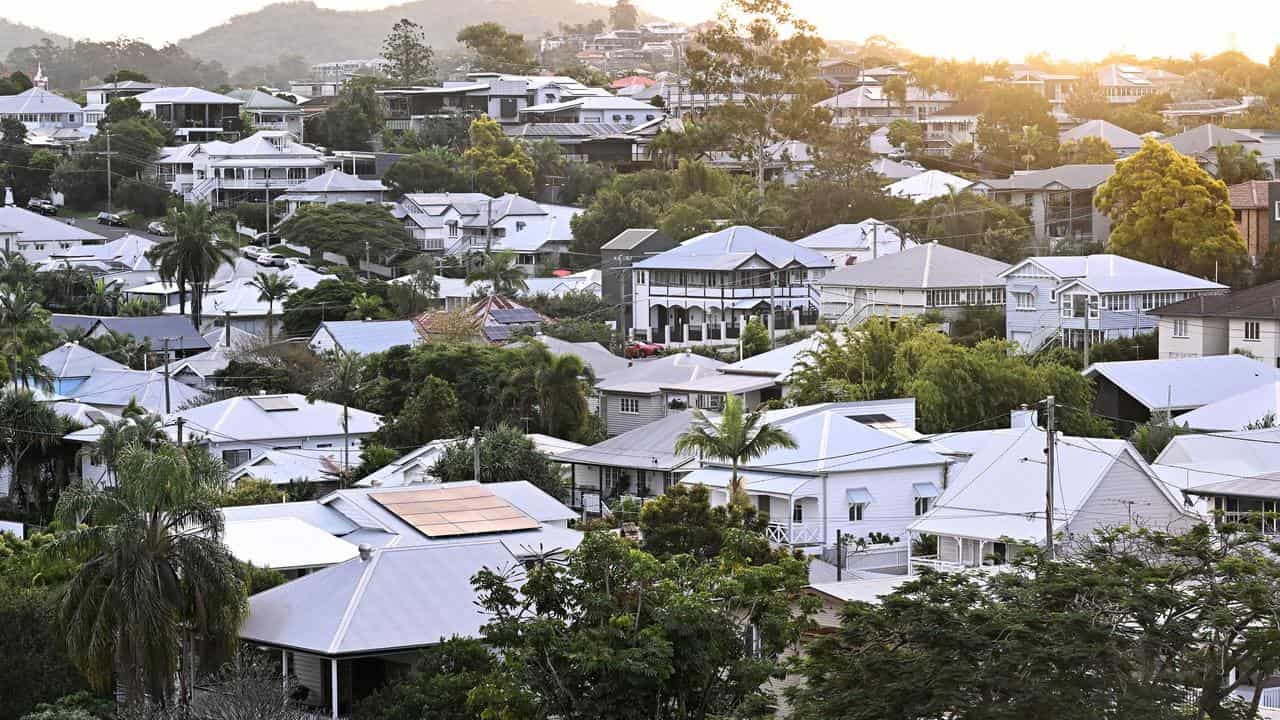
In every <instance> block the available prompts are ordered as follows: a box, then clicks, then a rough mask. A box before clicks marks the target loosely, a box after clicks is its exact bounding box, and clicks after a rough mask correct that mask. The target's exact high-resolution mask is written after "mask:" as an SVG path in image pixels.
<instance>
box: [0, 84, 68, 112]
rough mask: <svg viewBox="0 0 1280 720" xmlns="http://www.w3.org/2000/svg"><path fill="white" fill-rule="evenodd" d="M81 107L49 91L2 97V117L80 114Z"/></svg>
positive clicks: (34, 91) (24, 92) (28, 91)
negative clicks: (39, 114) (22, 114)
mask: <svg viewBox="0 0 1280 720" xmlns="http://www.w3.org/2000/svg"><path fill="white" fill-rule="evenodd" d="M80 109H81V108H80V106H79V105H77V104H75V103H74V102H71V101H70V100H68V99H66V98H64V97H62V96H61V95H55V94H53V93H51V92H49V91H48V90H43V89H41V88H35V87H33V88H31V89H30V90H26V91H23V92H20V93H18V94H17V95H4V96H0V115H17V114H19V113H78V112H80Z"/></svg>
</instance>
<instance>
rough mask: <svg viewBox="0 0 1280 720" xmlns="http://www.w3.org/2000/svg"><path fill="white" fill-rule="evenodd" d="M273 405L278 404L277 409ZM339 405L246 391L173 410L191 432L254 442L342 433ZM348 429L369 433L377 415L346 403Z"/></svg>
mask: <svg viewBox="0 0 1280 720" xmlns="http://www.w3.org/2000/svg"><path fill="white" fill-rule="evenodd" d="M277 408H278V409H277ZM342 412H343V411H342V406H341V405H338V404H336V403H331V402H326V401H324V400H316V401H315V402H309V401H308V400H307V398H306V396H304V395H299V394H297V393H284V394H280V395H247V396H240V397H233V398H228V399H226V400H221V401H219V402H215V403H210V404H208V405H202V406H200V407H196V408H191V409H189V410H183V411H181V412H178V413H175V415H176V416H177V417H181V418H183V419H184V420H185V421H186V424H187V431H188V433H189V434H190V435H191V436H192V437H197V436H204V437H208V439H209V441H210V442H214V443H225V442H234V441H247V442H253V441H257V440H272V439H279V438H296V437H316V436H339V435H342V434H343V428H342ZM348 416H349V423H348V432H349V433H350V434H351V435H354V436H357V437H359V436H362V435H368V434H369V433H372V432H373V431H375V430H377V429H378V427H379V426H380V425H381V424H382V417H381V416H380V415H375V414H374V413H371V412H366V411H364V410H359V409H357V408H350V409H349V410H348Z"/></svg>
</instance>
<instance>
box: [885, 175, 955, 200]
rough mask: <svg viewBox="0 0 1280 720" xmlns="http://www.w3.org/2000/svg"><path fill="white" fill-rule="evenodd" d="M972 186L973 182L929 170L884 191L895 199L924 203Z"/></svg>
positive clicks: (891, 185)
mask: <svg viewBox="0 0 1280 720" xmlns="http://www.w3.org/2000/svg"><path fill="white" fill-rule="evenodd" d="M972 184H973V182H972V181H970V180H965V179H964V178H962V177H958V176H956V175H952V174H951V173H945V172H943V171H941V170H927V171H925V172H922V173H920V174H919V175H913V176H911V177H909V178H903V179H902V180H899V181H897V182H895V183H892V184H890V185H888V186H887V187H885V189H884V191H885V192H886V193H888V194H890V195H892V196H894V197H900V198H907V199H909V200H914V201H915V202H924V201H925V200H931V199H933V198H936V197H942V196H943V195H946V194H947V193H948V192H949V191H951V190H955V191H957V192H959V191H961V190H964V189H965V188H967V187H969V186H970V185H972Z"/></svg>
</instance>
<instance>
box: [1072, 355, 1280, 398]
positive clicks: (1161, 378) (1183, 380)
mask: <svg viewBox="0 0 1280 720" xmlns="http://www.w3.org/2000/svg"><path fill="white" fill-rule="evenodd" d="M1083 374H1084V375H1085V376H1086V377H1093V376H1095V375H1101V376H1103V377H1105V378H1107V379H1108V380H1110V381H1111V382H1113V383H1115V385H1116V386H1117V387H1119V388H1120V389H1121V390H1123V391H1125V392H1126V393H1128V394H1129V395H1130V396H1132V397H1133V399H1134V400H1137V401H1138V402H1140V403H1142V404H1143V405H1144V406H1146V407H1147V408H1148V409H1149V410H1152V411H1155V410H1165V409H1173V410H1175V411H1176V410H1188V409H1194V408H1198V407H1202V406H1204V405H1208V404H1209V403H1211V402H1215V401H1218V400H1223V399H1225V398H1228V397H1231V396H1233V395H1238V394H1239V393H1242V392H1244V391H1245V390H1249V389H1251V388H1256V387H1259V386H1262V385H1270V384H1272V383H1275V382H1276V381H1277V380H1280V373H1278V372H1277V370H1276V369H1275V368H1272V367H1269V366H1268V365H1266V364H1265V363H1261V362H1258V361H1257V360H1254V359H1253V358H1249V357H1245V356H1244V355H1214V356H1210V357H1201V358H1183V359H1179V360H1129V361H1121V362H1102V363H1094V364H1093V365H1090V366H1089V367H1088V368H1085V370H1084V372H1083Z"/></svg>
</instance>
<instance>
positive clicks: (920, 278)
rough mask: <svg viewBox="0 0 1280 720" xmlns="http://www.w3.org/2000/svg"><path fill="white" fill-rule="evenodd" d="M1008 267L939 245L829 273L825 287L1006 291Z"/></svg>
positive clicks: (820, 283) (904, 251)
mask: <svg viewBox="0 0 1280 720" xmlns="http://www.w3.org/2000/svg"><path fill="white" fill-rule="evenodd" d="M1008 268H1009V265H1008V264H1006V263H1003V262H1000V261H999V260H992V259H991V258H988V257H983V256H982V255H975V254H974V253H968V252H965V251H963V250H957V249H956V248H953V247H950V246H947V245H940V244H938V243H936V242H933V243H927V244H924V245H918V246H916V247H913V248H907V249H906V250H903V251H902V252H897V253H893V254H891V255H883V256H881V257H878V258H876V259H875V260H868V261H866V262H860V263H857V264H855V265H849V266H846V267H842V268H840V269H839V270H836V271H835V272H831V273H828V274H827V276H826V277H824V278H822V280H820V281H819V282H818V285H820V286H822V287H827V286H837V287H886V288H922V289H929V288H965V287H1003V286H1004V284H1005V281H1004V278H1002V277H1000V275H1001V273H1003V272H1005V271H1006V270H1007V269H1008Z"/></svg>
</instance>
